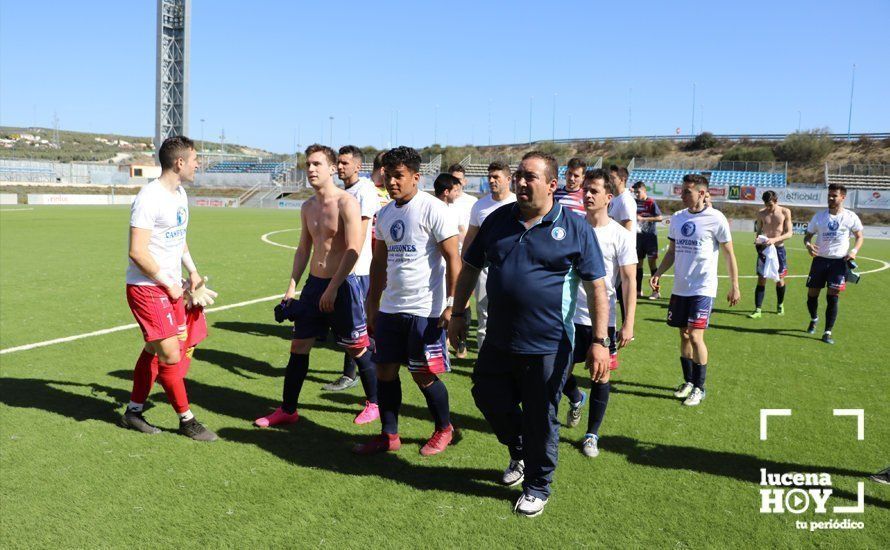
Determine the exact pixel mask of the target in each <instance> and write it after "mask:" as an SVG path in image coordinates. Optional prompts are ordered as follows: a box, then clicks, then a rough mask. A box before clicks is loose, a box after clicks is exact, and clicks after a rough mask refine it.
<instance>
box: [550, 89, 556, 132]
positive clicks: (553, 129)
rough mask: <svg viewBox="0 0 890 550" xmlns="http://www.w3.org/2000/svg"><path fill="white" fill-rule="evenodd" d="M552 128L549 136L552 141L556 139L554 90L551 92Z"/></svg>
mask: <svg viewBox="0 0 890 550" xmlns="http://www.w3.org/2000/svg"><path fill="white" fill-rule="evenodd" d="M552 124H553V128H552V129H551V137H550V139H551V140H552V141H556V92H553V122H552Z"/></svg>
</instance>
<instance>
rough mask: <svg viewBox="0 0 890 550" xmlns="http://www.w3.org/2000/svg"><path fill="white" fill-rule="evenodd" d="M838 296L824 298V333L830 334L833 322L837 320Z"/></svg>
mask: <svg viewBox="0 0 890 550" xmlns="http://www.w3.org/2000/svg"><path fill="white" fill-rule="evenodd" d="M838 298H840V296H832V295H830V294H829V295H828V296H826V297H825V299H826V301H827V302H828V305H827V306H825V332H831V329H833V328H834V322H835V321H836V320H837V302H838Z"/></svg>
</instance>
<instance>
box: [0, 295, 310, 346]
mask: <svg viewBox="0 0 890 550" xmlns="http://www.w3.org/2000/svg"><path fill="white" fill-rule="evenodd" d="M299 294H300V293H299V292H298V293H297V295H299ZM280 298H281V294H275V295H273V296H265V297H263V298H254V299H253V300H247V301H244V302H238V303H236V304H228V305H225V306H219V307H214V308H210V309H207V310H204V313H215V312H217V311H225V310H227V309H234V308H236V307H244V306H249V305H252V304H258V303H260V302H270V301H272V300H277V299H280ZM138 326H139V325H137V324H136V323H130V324H129V325H120V326H117V327H111V328H103V329H102V330H95V331H93V332H86V333H84V334H75V335H74V336H66V337H64V338H55V339H53V340H46V341H44V342H35V343H33V344H25V345H23V346H16V347H14V348H6V349H2V350H0V355H5V354H7V353H15V352H17V351H28V350H29V349H35V348H42V347H46V346H52V345H55V344H64V343H65V342H73V341H74V340H82V339H83V338H92V337H93V336H102V335H103V334H111V333H112V332H120V331H122V330H129V329H132V328H136V327H138Z"/></svg>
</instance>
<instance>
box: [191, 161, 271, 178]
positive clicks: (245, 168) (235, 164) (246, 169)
mask: <svg viewBox="0 0 890 550" xmlns="http://www.w3.org/2000/svg"><path fill="white" fill-rule="evenodd" d="M288 168H289V166H287V163H284V162H245V161H222V162H217V163H216V164H214V165H212V166H210V167H209V168H207V170H206V172H207V173H208V174H272V175H273V176H275V175H278V174H279V173H282V172H284V171H285V170H287V169H288Z"/></svg>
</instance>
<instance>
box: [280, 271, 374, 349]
mask: <svg viewBox="0 0 890 550" xmlns="http://www.w3.org/2000/svg"><path fill="white" fill-rule="evenodd" d="M330 281H331V280H330V279H322V278H320V277H315V276H313V275H309V277H308V278H307V279H306V284H305V285H304V286H303V291H302V292H301V293H300V299H299V301H298V302H297V308H296V312H295V313H294V339H295V340H304V339H307V338H319V339H324V338H325V337H326V336H327V333H328V329H330V330H331V332H333V333H334V337H335V338H336V339H337V344H339V345H341V346H343V347H345V348H352V349H362V348H366V347H368V345H369V344H370V340H369V339H368V325H367V321H366V319H365V302H364V298H363V296H362V289H361V285H360V283H359V281H358V278H357V277H356V276H355V275H349V276H348V277H346V280H345V281H343V284H342V285H340V288H338V289H337V297H336V299H335V300H334V311H332V312H330V313H325V312H323V311H321V309H320V308H319V307H318V301H319V300H320V299H321V295H322V294H324V291H325V290H326V289H327V288H328V283H330Z"/></svg>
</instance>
